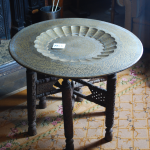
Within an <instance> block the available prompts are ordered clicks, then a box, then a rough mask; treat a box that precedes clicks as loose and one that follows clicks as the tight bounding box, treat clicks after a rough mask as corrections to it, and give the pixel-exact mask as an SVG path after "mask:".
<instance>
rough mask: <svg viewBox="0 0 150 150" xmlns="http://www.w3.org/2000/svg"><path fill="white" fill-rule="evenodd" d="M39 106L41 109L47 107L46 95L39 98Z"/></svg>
mask: <svg viewBox="0 0 150 150" xmlns="http://www.w3.org/2000/svg"><path fill="white" fill-rule="evenodd" d="M39 100H40V101H39V108H40V109H45V108H46V97H45V96H43V97H41V98H40V99H39Z"/></svg>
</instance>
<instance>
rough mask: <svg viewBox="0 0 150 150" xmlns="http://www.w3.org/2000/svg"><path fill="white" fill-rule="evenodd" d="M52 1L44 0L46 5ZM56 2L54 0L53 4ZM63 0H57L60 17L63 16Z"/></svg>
mask: <svg viewBox="0 0 150 150" xmlns="http://www.w3.org/2000/svg"><path fill="white" fill-rule="evenodd" d="M52 2H53V0H45V5H46V6H48V5H52ZM56 3H57V0H56V1H55V5H56ZM63 4H64V0H59V5H58V6H59V7H61V11H60V18H63V11H64V6H63Z"/></svg>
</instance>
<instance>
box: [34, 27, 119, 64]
mask: <svg viewBox="0 0 150 150" xmlns="http://www.w3.org/2000/svg"><path fill="white" fill-rule="evenodd" d="M68 36H70V38H71V36H80V37H85V38H86V37H88V38H93V39H95V40H96V41H99V42H100V43H101V44H102V45H103V50H102V52H100V54H99V55H96V56H94V57H92V59H90V60H86V61H91V60H93V59H102V58H104V57H107V56H109V55H110V54H112V53H113V52H114V50H115V49H116V48H117V46H116V45H117V42H116V41H115V38H113V37H112V36H111V35H110V34H108V33H106V32H105V31H102V30H98V29H96V28H90V27H87V26H63V27H56V28H54V29H50V30H47V31H46V32H43V33H41V34H40V35H39V36H37V38H36V40H35V41H34V43H35V45H34V47H35V48H36V49H37V51H38V52H39V53H41V54H42V55H44V56H46V57H49V58H50V59H54V60H59V61H64V62H65V61H69V60H66V59H60V58H59V56H55V55H54V54H52V53H51V52H50V51H49V49H48V45H49V43H51V42H52V41H53V40H55V39H57V38H63V37H68ZM78 61H80V60H78ZM70 62H71V60H70ZM73 62H75V61H73Z"/></svg>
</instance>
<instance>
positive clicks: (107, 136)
mask: <svg viewBox="0 0 150 150" xmlns="http://www.w3.org/2000/svg"><path fill="white" fill-rule="evenodd" d="M112 131H113V130H112V129H109V130H107V129H106V134H105V140H106V141H107V142H110V141H112V139H113V134H112Z"/></svg>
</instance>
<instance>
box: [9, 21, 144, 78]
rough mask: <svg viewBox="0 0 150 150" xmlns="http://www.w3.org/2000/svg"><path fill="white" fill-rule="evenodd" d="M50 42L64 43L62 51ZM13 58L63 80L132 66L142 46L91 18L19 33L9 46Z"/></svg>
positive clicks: (123, 31) (40, 25)
mask: <svg viewBox="0 0 150 150" xmlns="http://www.w3.org/2000/svg"><path fill="white" fill-rule="evenodd" d="M53 43H65V44H66V47H65V49H62V50H56V49H55V50H54V49H52V46H53ZM10 47H11V49H10V53H11V55H12V57H13V58H14V59H15V60H16V61H17V62H18V63H19V64H21V65H23V66H24V67H27V68H30V69H32V70H34V71H37V72H41V73H45V74H48V75H53V76H57V77H64V78H89V77H96V76H100V75H106V74H111V73H114V72H119V71H121V70H124V69H126V68H128V67H130V66H131V65H133V64H134V63H135V62H136V61H137V60H138V59H139V58H140V57H141V55H142V51H141V49H142V44H141V42H140V40H139V39H138V38H137V37H136V36H135V35H133V34H132V33H131V32H129V31H127V30H126V29H123V28H121V27H119V26H117V25H112V24H109V23H106V22H102V21H97V20H90V19H79V18H76V19H74V18H73V19H57V20H53V21H46V22H40V23H37V24H34V25H31V26H29V27H26V28H25V29H24V30H22V31H20V32H19V33H18V34H17V35H15V38H13V39H12V41H11V43H10Z"/></svg>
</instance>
